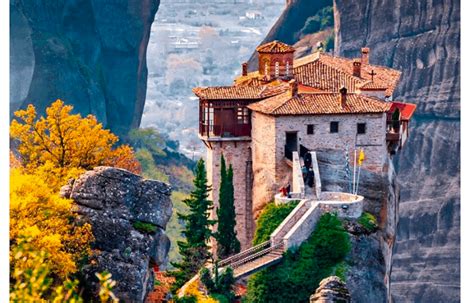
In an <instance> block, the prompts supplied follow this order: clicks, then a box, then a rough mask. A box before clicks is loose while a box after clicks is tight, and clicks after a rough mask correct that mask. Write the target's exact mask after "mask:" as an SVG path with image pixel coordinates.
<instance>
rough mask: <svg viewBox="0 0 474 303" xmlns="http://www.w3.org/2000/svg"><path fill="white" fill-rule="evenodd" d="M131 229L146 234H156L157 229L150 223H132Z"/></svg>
mask: <svg viewBox="0 0 474 303" xmlns="http://www.w3.org/2000/svg"><path fill="white" fill-rule="evenodd" d="M132 225H133V228H135V229H136V230H138V231H139V232H142V233H146V234H153V233H155V232H156V230H157V229H158V227H157V226H156V225H153V224H151V223H147V222H143V221H135V222H133V224H132Z"/></svg>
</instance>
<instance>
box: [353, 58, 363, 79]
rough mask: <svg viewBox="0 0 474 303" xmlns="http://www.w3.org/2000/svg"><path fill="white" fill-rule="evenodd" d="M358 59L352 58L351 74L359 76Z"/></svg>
mask: <svg viewBox="0 0 474 303" xmlns="http://www.w3.org/2000/svg"><path fill="white" fill-rule="evenodd" d="M360 66H361V64H360V59H354V61H352V75H354V76H355V77H359V78H360Z"/></svg>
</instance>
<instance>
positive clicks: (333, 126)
mask: <svg viewBox="0 0 474 303" xmlns="http://www.w3.org/2000/svg"><path fill="white" fill-rule="evenodd" d="M329 131H330V132H331V133H338V132H339V122H337V121H331V123H330V124H329Z"/></svg>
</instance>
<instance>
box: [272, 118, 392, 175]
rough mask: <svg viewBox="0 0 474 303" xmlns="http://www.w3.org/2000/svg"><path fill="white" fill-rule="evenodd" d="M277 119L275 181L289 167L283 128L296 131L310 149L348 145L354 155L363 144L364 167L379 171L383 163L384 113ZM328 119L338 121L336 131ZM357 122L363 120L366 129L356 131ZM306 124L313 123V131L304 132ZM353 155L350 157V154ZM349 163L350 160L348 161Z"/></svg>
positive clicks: (384, 145) (384, 151) (300, 140)
mask: <svg viewBox="0 0 474 303" xmlns="http://www.w3.org/2000/svg"><path fill="white" fill-rule="evenodd" d="M275 120H276V130H275V136H276V157H277V182H278V181H279V182H282V181H283V179H284V178H286V177H285V174H286V173H287V172H288V169H286V167H285V163H284V155H285V143H286V142H285V132H287V131H296V132H298V144H302V145H304V146H305V147H307V148H308V149H310V150H316V149H335V150H341V151H343V150H344V149H345V148H346V146H348V147H349V154H350V156H351V157H353V153H354V152H353V151H354V146H357V147H358V148H359V147H360V148H363V149H364V153H365V161H364V164H363V165H364V168H365V169H368V170H370V171H374V172H381V171H382V170H383V167H384V163H386V158H387V147H386V142H385V138H386V116H385V114H372V115H358V116H354V115H320V116H282V117H278V118H277V119H275ZM331 121H338V122H339V132H338V133H330V131H329V125H330V122H331ZM357 123H366V133H365V134H361V135H357ZM307 125H314V134H313V135H308V134H307V129H306V128H307ZM351 159H352V158H351ZM351 163H353V162H352V161H351Z"/></svg>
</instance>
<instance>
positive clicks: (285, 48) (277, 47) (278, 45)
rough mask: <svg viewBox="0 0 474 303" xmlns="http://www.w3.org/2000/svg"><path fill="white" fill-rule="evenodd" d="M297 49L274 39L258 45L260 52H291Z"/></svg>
mask: <svg viewBox="0 0 474 303" xmlns="http://www.w3.org/2000/svg"><path fill="white" fill-rule="evenodd" d="M294 51H295V49H294V48H293V47H292V46H290V45H288V44H285V43H283V42H280V41H277V40H274V41H272V42H268V43H265V44H262V45H260V46H259V47H257V52H259V53H290V52H294Z"/></svg>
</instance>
